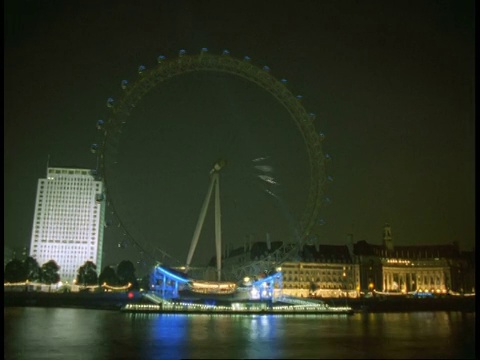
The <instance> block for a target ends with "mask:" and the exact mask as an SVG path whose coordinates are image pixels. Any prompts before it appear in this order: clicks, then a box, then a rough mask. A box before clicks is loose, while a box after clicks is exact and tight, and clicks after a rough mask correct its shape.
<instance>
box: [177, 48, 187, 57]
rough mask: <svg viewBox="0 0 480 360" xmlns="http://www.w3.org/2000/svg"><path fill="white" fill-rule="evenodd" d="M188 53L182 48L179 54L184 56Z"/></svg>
mask: <svg viewBox="0 0 480 360" xmlns="http://www.w3.org/2000/svg"><path fill="white" fill-rule="evenodd" d="M186 53H187V51H186V50H184V49H182V50H180V51H179V52H178V56H180V57H182V56H183V55H185V54H186Z"/></svg>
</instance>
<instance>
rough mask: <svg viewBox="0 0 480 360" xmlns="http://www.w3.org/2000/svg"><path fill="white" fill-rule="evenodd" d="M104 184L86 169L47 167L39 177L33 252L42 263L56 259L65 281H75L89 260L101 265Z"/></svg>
mask: <svg viewBox="0 0 480 360" xmlns="http://www.w3.org/2000/svg"><path fill="white" fill-rule="evenodd" d="M103 187H104V186H103V183H102V182H101V181H97V180H96V179H95V177H94V176H93V175H92V171H91V170H87V169H71V168H52V167H48V168H47V178H46V179H39V180H38V185H37V199H36V202H35V212H34V218H33V228H32V239H31V242H30V256H32V257H33V258H35V259H36V260H37V262H38V263H39V265H40V266H42V265H43V264H44V263H46V262H47V261H49V260H54V261H55V262H56V263H57V264H58V265H59V266H60V271H59V274H60V280H61V281H62V282H65V281H68V282H72V281H73V280H74V279H75V277H76V275H77V272H78V268H79V267H80V266H82V265H83V264H84V263H85V262H86V261H92V262H93V263H94V264H95V265H97V273H99V271H101V269H102V267H101V266H102V250H103V249H102V247H103V228H104V217H105V195H104V188H103Z"/></svg>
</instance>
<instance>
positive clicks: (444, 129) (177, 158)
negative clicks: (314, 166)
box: [4, 0, 475, 265]
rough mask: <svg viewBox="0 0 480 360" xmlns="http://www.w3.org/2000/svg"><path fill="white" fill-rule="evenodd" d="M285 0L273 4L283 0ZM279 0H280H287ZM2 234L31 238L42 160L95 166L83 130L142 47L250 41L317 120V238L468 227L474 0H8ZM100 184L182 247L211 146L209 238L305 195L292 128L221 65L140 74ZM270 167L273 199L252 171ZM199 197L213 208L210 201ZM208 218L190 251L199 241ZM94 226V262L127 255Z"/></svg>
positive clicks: (280, 228) (442, 232)
mask: <svg viewBox="0 0 480 360" xmlns="http://www.w3.org/2000/svg"><path fill="white" fill-rule="evenodd" d="M282 4H283V5H282ZM287 4H291V5H287ZM4 10H5V35H4V50H5V51H4V78H5V80H4V103H5V108H4V117H5V120H4V140H5V143H4V196H5V200H4V223H5V227H4V239H5V240H4V244H5V246H8V247H13V248H15V247H20V246H24V245H29V242H30V233H31V226H32V218H33V209H34V202H35V191H36V184H37V180H38V178H40V177H43V176H45V169H46V163H47V158H48V155H50V165H51V166H74V167H86V168H93V167H95V157H94V155H92V154H91V153H90V151H89V147H90V144H92V143H94V142H98V141H99V139H98V137H99V134H98V132H97V131H96V129H95V124H96V121H97V120H98V119H102V118H105V117H106V115H107V108H106V106H105V103H106V99H107V98H108V97H110V96H115V95H119V94H120V91H121V90H120V81H121V80H122V79H128V80H130V81H133V80H134V79H135V77H136V69H137V68H138V66H139V65H141V64H144V65H146V66H147V67H153V66H154V65H155V62H156V58H157V56H159V55H161V54H164V55H166V56H167V57H175V56H177V54H178V50H180V49H186V50H187V52H189V53H198V52H199V50H200V49H201V48H202V47H207V48H209V49H210V51H211V52H215V53H221V51H222V50H223V49H229V50H230V52H231V54H232V56H235V57H239V58H241V57H243V56H245V55H248V56H250V57H251V58H252V61H253V63H255V64H257V65H259V66H260V67H261V66H263V65H268V66H269V67H270V68H271V69H272V74H273V75H274V76H276V77H277V78H278V79H280V78H282V77H286V78H287V79H288V80H289V88H290V89H291V90H292V92H293V93H294V94H301V95H303V97H304V103H303V104H304V107H305V108H306V110H307V111H308V112H314V113H315V114H316V115H317V117H316V120H315V126H316V128H317V129H318V130H319V131H322V132H323V133H325V135H326V140H325V141H324V143H323V145H324V147H323V149H324V152H326V153H328V154H330V155H331V156H332V161H331V163H330V164H329V165H328V168H327V173H328V174H329V175H331V176H333V178H334V182H333V184H332V185H331V186H329V188H328V189H327V190H326V192H327V196H328V197H329V198H330V199H331V201H332V202H331V204H330V205H329V206H328V207H326V208H325V209H324V213H323V214H322V216H323V217H324V219H325V221H326V223H325V225H323V226H322V227H320V228H318V232H319V237H320V241H321V243H324V244H339V245H343V244H345V243H346V234H347V233H353V234H354V240H355V241H358V240H367V241H369V242H371V243H380V242H381V237H382V228H383V225H384V223H385V222H389V223H391V225H392V231H393V236H394V242H395V243H396V244H401V245H413V244H447V243H452V242H453V241H458V242H459V243H460V246H461V248H462V249H464V250H471V249H473V247H474V244H475V243H474V238H475V220H474V218H475V217H474V215H475V203H474V197H475V165H474V161H475V155H474V151H475V149H474V144H475V135H474V131H475V124H474V70H475V68H474V56H475V55H474V51H475V35H474V1H458V0H451V1H344V0H341V1H338V0H336V1H333V0H332V1H313V0H312V1H294V2H278V1H161V0H159V1H143V2H139V5H132V2H126V1H124V2H122V1H101V2H99V1H84V2H66V1H39V0H37V1H33V0H31V1H26V0H21V1H13V0H12V1H7V2H6V5H5V7H4ZM129 120H130V121H129V123H128V125H127V128H126V129H125V130H126V131H125V136H124V138H123V139H122V141H121V148H120V149H119V157H118V162H119V166H118V168H116V169H114V170H112V171H116V172H117V174H118V176H115V178H114V180H113V179H112V181H111V184H110V185H111V187H112V188H111V192H110V196H111V198H112V200H113V201H114V202H115V204H116V206H117V208H118V214H119V216H120V218H121V219H122V221H124V223H125V226H126V227H127V228H128V229H129V231H130V232H131V233H132V234H133V235H134V236H135V238H136V239H137V241H138V242H139V243H140V244H142V245H144V246H145V247H148V246H151V247H159V248H161V249H163V250H164V251H166V252H168V253H170V254H171V255H173V256H174V257H175V258H177V259H179V260H181V261H184V260H185V259H186V255H187V252H188V247H189V245H190V241H191V238H192V234H193V231H194V228H195V225H196V221H197V217H198V214H199V211H200V207H201V203H202V201H203V198H204V196H205V194H206V191H207V187H208V182H209V179H208V171H209V170H210V168H211V166H212V164H213V162H214V161H215V160H216V159H217V158H219V157H225V158H227V160H228V161H229V164H228V166H227V168H225V172H224V174H223V175H222V178H221V189H222V190H221V191H222V211H223V219H222V221H223V222H222V224H223V225H222V226H223V238H224V241H225V242H230V243H232V244H234V245H243V241H244V237H245V235H246V234H247V233H254V234H255V239H257V240H264V238H265V232H266V231H268V232H270V233H271V236H272V239H273V240H275V239H278V238H281V237H282V236H284V235H285V233H288V232H289V231H291V230H292V228H294V225H292V224H294V223H295V219H296V218H297V217H298V216H299V215H300V213H301V211H302V209H303V206H304V204H305V197H306V190H305V187H306V184H308V183H307V181H308V167H307V162H306V152H305V147H304V146H303V144H302V141H301V137H300V133H299V132H298V131H297V130H296V128H295V125H294V123H293V121H292V120H291V119H290V118H289V116H288V114H287V113H286V111H285V110H284V109H283V108H282V107H281V106H280V105H279V104H278V103H277V102H276V101H275V100H274V99H273V98H272V97H271V96H270V95H268V94H267V93H266V92H265V91H264V90H263V89H260V88H258V87H257V86H256V85H254V84H251V83H248V82H246V81H243V80H241V79H237V78H235V77H233V76H227V75H221V74H219V73H211V74H207V73H204V74H200V73H194V74H190V75H182V76H179V77H178V78H175V79H173V80H171V81H169V82H166V83H164V84H162V86H161V87H158V88H155V90H154V91H152V92H151V93H149V94H148V95H147V96H146V97H145V98H144V99H143V100H142V103H141V104H140V105H139V107H138V108H137V109H136V111H135V112H134V113H133V114H132V116H131V119H129ZM264 156H269V158H268V159H267V160H265V162H264V164H266V165H270V166H272V167H273V168H274V169H275V173H274V176H275V178H276V179H277V180H278V182H279V183H280V185H278V186H277V187H276V190H275V191H276V192H277V194H278V196H279V198H280V201H277V200H275V199H273V198H272V197H268V196H266V195H265V192H262V190H264V188H265V184H262V183H261V181H259V180H258V179H255V177H254V176H255V171H254V168H253V165H254V163H252V161H251V160H252V159H254V158H256V157H264ZM212 210H213V208H211V209H210V212H209V214H211V211H212ZM212 229H213V219H212V218H211V217H208V218H207V220H206V223H205V229H204V232H205V233H202V235H204V236H201V238H200V241H199V245H198V252H197V253H196V256H195V257H194V262H200V263H204V262H205V261H207V260H208V259H209V258H210V256H211V255H213V254H214V242H213V237H212V236H213V235H212V233H213V232H212ZM121 236H122V235H121V234H116V233H115V232H114V231H113V230H111V229H107V232H106V238H105V242H106V246H105V250H106V258H105V262H106V263H105V265H107V264H110V263H112V264H113V263H116V262H118V261H119V260H122V259H124V258H129V259H130V260H136V257H138V256H137V254H135V252H134V251H129V249H128V248H127V249H123V250H122V249H118V246H117V243H118V241H119V237H121Z"/></svg>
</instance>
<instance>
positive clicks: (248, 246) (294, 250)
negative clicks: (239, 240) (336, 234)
mask: <svg viewBox="0 0 480 360" xmlns="http://www.w3.org/2000/svg"><path fill="white" fill-rule="evenodd" d="M251 240H252V239H251V238H250V239H248V240H246V241H245V244H244V246H242V247H238V248H236V249H232V250H230V246H229V245H227V246H226V247H225V249H224V253H223V256H222V272H223V274H224V275H225V279H226V280H234V279H236V280H238V279H241V278H243V277H244V276H248V277H251V276H254V277H256V278H261V277H264V276H267V275H269V274H268V273H267V271H269V270H271V269H272V268H276V269H277V270H279V271H281V272H282V275H283V284H282V291H283V294H284V295H293V296H299V297H302V296H303V297H309V296H316V297H346V296H350V297H355V296H357V295H358V290H359V286H360V274H359V267H358V264H355V263H354V262H353V258H352V256H351V254H350V251H349V249H348V247H347V246H346V245H340V246H338V245H319V244H316V245H308V244H304V245H302V246H301V247H300V248H298V247H297V246H296V245H295V244H287V245H286V246H284V244H283V242H281V241H270V238H269V236H268V235H267V240H266V241H256V242H253V241H251ZM215 263H216V260H215V257H213V258H212V260H211V261H210V263H209V266H210V268H211V269H213V267H214V265H215ZM210 279H213V272H212V276H210Z"/></svg>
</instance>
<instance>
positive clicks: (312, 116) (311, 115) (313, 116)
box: [308, 113, 317, 120]
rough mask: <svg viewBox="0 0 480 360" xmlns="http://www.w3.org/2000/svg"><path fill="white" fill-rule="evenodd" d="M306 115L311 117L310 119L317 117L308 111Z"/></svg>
mask: <svg viewBox="0 0 480 360" xmlns="http://www.w3.org/2000/svg"><path fill="white" fill-rule="evenodd" d="M308 116H310V119H312V120H315V119H316V117H317V116H316V115H315V114H314V113H310V114H308Z"/></svg>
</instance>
